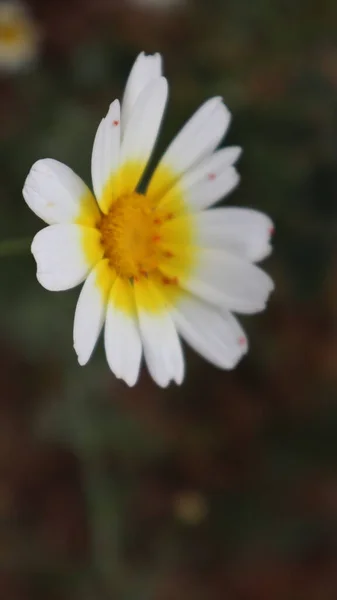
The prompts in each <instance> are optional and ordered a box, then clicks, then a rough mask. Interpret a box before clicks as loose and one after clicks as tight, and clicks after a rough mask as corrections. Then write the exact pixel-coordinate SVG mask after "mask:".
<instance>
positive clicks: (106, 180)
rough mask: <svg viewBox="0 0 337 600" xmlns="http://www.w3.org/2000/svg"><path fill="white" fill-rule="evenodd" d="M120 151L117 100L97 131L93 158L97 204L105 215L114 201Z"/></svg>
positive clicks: (93, 182) (93, 176) (93, 180)
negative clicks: (115, 178)
mask: <svg viewBox="0 0 337 600" xmlns="http://www.w3.org/2000/svg"><path fill="white" fill-rule="evenodd" d="M119 151H120V106H119V101H118V100H115V101H114V102H113V103H112V104H111V105H110V108H109V111H108V114H107V115H106V117H105V118H104V119H102V121H101V123H100V125H99V127H98V129H97V133H96V137H95V141H94V146H93V150H92V157H91V175H92V184H93V188H94V192H95V195H96V198H97V202H98V203H99V205H100V208H101V210H102V211H103V212H104V213H107V212H108V211H109V208H110V204H111V202H112V200H113V193H114V186H115V182H114V177H115V176H116V174H117V171H118V164H119Z"/></svg>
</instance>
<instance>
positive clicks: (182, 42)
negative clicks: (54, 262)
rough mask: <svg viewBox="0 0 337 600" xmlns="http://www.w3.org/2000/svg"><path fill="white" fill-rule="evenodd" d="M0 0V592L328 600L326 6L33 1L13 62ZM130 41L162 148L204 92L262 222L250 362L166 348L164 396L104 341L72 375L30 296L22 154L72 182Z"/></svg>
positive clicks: (331, 310)
mask: <svg viewBox="0 0 337 600" xmlns="http://www.w3.org/2000/svg"><path fill="white" fill-rule="evenodd" d="M1 5H2V8H3V0H2V2H0V106H1V127H0V166H1V178H0V258H1V261H0V269H1V285H0V310H1V312H0V315H1V316H0V595H1V598H4V599H6V600H40V599H41V600H42V599H43V600H70V599H71V600H109V599H110V598H111V599H112V598H113V599H114V600H189V599H193V600H336V598H337V393H336V391H337V324H336V316H337V255H336V241H337V235H336V234H337V43H336V40H337V3H336V0H306V1H304V0H303V1H301V0H298V1H297V2H294V0H273V1H271V0H207V1H202V0H199V1H197V0H195V1H194V2H193V1H192V0H190V1H188V0H185V2H184V1H183V0H175V1H174V0H171V1H170V0H166V1H165V0H137V1H136V0H133V1H132V0H128V1H126V0H125V1H122V0H115V1H113V0H55V1H52V0H50V1H49V0H31V1H30V2H27V4H26V5H25V10H26V11H28V12H24V13H22V10H23V8H24V7H23V8H20V11H21V12H20V11H19V12H20V15H21V16H20V28H19V29H20V32H21V33H20V36H21V42H20V44H21V45H20V44H19V46H18V49H17V54H16V55H15V56H11V55H10V54H6V52H7V50H6V44H8V41H9V40H11V39H13V35H14V34H15V31H14V34H13V30H11V29H10V26H9V25H8V22H7V21H6V23H5V24H4V22H2V23H1V14H2V13H1ZM6 10H7V9H6ZM5 12H6V11H5ZM6 14H7V13H6ZM17 18H18V19H19V17H17ZM14 29H15V28H14ZM141 50H145V51H146V52H154V51H160V52H161V53H162V54H163V56H164V61H165V72H166V74H167V75H168V77H169V81H170V85H171V92H170V104H169V108H168V111H167V116H166V120H165V124H164V128H163V132H162V136H161V142H160V146H159V150H163V149H164V147H165V145H166V144H167V142H168V141H169V139H170V138H171V137H172V136H173V135H174V134H175V132H176V131H177V130H178V129H179V128H180V126H181V125H182V124H183V122H184V121H185V120H186V118H187V117H188V116H189V115H190V114H191V113H192V112H193V111H194V110H195V109H196V108H197V106H198V105H199V104H200V103H201V102H203V101H204V100H205V99H206V98H208V97H209V96H212V95H222V96H223V97H224V99H225V101H226V103H227V105H228V106H229V108H230V110H231V111H232V113H233V115H234V119H233V123H232V126H231V129H230V132H229V134H228V136H227V140H226V142H227V143H233V144H238V145H241V146H243V148H244V154H243V158H242V160H241V162H240V172H241V174H242V183H241V185H240V187H239V188H238V189H237V190H236V191H235V192H234V193H233V194H232V196H231V197H230V199H229V203H230V204H236V205H239V206H249V207H252V208H255V209H259V210H262V211H265V212H267V213H268V214H269V215H270V216H271V217H272V219H273V220H274V221H275V225H276V234H275V238H274V253H273V255H272V257H271V258H269V259H268V260H267V261H266V262H265V264H264V268H265V269H266V270H267V271H268V272H269V273H270V274H271V275H272V276H273V278H274V279H275V282H276V291H275V293H274V294H273V297H272V299H271V302H270V304H269V306H268V309H267V311H266V312H265V313H263V314H261V315H257V316H252V317H250V318H246V319H244V320H243V322H244V325H245V327H246V329H247V332H248V335H249V338H250V352H249V354H248V356H246V357H245V358H244V360H243V361H242V362H241V364H240V365H239V366H238V368H237V369H236V370H235V371H233V372H222V371H219V370H217V369H216V368H215V367H212V366H210V365H208V364H206V363H205V362H204V361H203V360H202V359H200V358H199V357H198V356H197V355H196V354H194V353H193V352H192V351H190V350H187V352H186V356H187V377H186V381H185V383H184V384H183V385H182V386H181V387H179V388H178V387H176V386H173V385H172V386H171V387H170V388H169V389H167V390H161V389H159V388H157V387H156V386H155V385H154V383H153V382H152V381H151V380H150V378H149V376H148V375H147V373H146V372H145V370H144V372H142V374H141V377H140V381H139V384H138V385H137V386H136V388H134V389H132V390H129V389H128V388H127V387H126V386H125V385H124V384H122V383H120V382H118V381H117V380H116V379H115V378H114V376H113V375H112V374H111V373H110V372H109V370H108V367H107V365H106V361H105V358H104V353H103V349H102V344H101V343H100V345H99V347H98V349H97V350H96V352H95V355H94V358H93V359H92V360H91V362H90V364H89V365H88V366H87V367H85V368H80V367H79V366H78V365H77V361H76V356H75V353H74V352H73V349H72V324H73V315H74V309H75V304H76V299H77V296H78V290H74V291H69V292H64V293H58V294H52V293H49V292H47V291H46V290H44V289H42V288H41V287H40V286H39V285H38V283H37V281H36V278H35V265H34V262H33V259H32V257H31V256H30V253H29V241H30V239H31V238H32V236H33V235H34V234H35V232H36V231H37V230H38V229H39V228H40V227H41V222H39V220H38V219H37V217H35V216H34V215H33V214H32V213H31V212H30V211H29V209H28V208H27V206H26V205H25V203H24V201H23V198H22V195H21V190H22V186H23V182H24V179H25V177H26V175H27V173H28V171H29V169H30V167H31V165H32V164H33V162H34V161H35V160H37V159H38V158H42V157H53V158H56V159H58V160H61V161H63V162H65V163H67V164H68V165H70V166H71V167H72V168H74V170H76V171H77V172H78V173H79V174H80V175H81V176H82V177H83V178H85V179H86V180H87V181H88V182H89V181H90V173H89V163H90V154H91V148H92V141H93V137H94V134H95V131H96V128H97V125H98V123H99V121H100V119H101V118H102V116H103V115H104V114H105V113H106V110H107V107H108V105H109V103H110V102H111V101H112V100H113V99H114V98H115V97H120V96H121V94H122V90H123V86H124V83H125V80H126V77H127V74H128V71H129V68H130V66H131V65H132V62H133V60H134V58H135V56H136V55H137V54H138V52H140V51H141ZM21 238H22V240H23V241H21ZM17 239H18V240H19V241H13V242H10V243H7V240H17Z"/></svg>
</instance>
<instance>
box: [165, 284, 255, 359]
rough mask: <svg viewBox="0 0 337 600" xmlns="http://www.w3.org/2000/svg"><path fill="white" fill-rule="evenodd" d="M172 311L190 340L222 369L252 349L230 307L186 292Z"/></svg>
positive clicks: (178, 325) (186, 337)
mask: <svg viewBox="0 0 337 600" xmlns="http://www.w3.org/2000/svg"><path fill="white" fill-rule="evenodd" d="M171 314H172V316H173V319H174V322H175V324H176V326H177V329H178V331H179V333H180V335H181V336H182V337H183V338H184V339H185V340H186V342H187V343H188V344H189V345H190V346H191V347H192V348H193V349H194V350H195V351H196V352H199V354H201V355H202V356H203V357H204V358H206V360H208V361H210V362H211V363H213V364H215V365H216V366H218V367H220V368H222V369H233V368H234V367H235V366H236V364H237V363H238V361H239V360H240V358H241V357H242V356H243V354H245V353H246V352H247V350H248V344H247V340H246V336H245V334H244V332H243V330H242V328H241V327H240V325H239V323H238V322H237V320H236V319H235V318H234V317H233V316H232V315H231V314H230V313H229V312H228V311H220V310H218V309H217V308H215V307H213V306H211V305H210V304H206V303H205V302H203V301H202V300H199V299H198V298H196V297H195V296H192V295H191V294H184V296H183V298H182V299H181V300H179V302H178V304H177V305H176V306H175V307H174V308H172V312H171Z"/></svg>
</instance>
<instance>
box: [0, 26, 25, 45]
mask: <svg viewBox="0 0 337 600" xmlns="http://www.w3.org/2000/svg"><path fill="white" fill-rule="evenodd" d="M22 36H23V28H22V26H21V25H20V24H19V23H0V42H1V43H3V44H16V43H17V42H19V41H20V39H21V38H22Z"/></svg>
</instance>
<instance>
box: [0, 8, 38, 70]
mask: <svg viewBox="0 0 337 600" xmlns="http://www.w3.org/2000/svg"><path fill="white" fill-rule="evenodd" d="M38 41H39V40H38V33H37V28H36V25H35V23H34V22H33V20H32V19H31V17H30V15H29V13H28V11H27V9H26V8H25V7H24V6H23V5H22V4H21V3H20V2H18V1H16V0H1V1H0V72H16V71H20V70H21V69H23V68H25V67H27V66H29V65H30V64H31V63H32V62H34V60H35V58H36V55H37V50H38Z"/></svg>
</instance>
